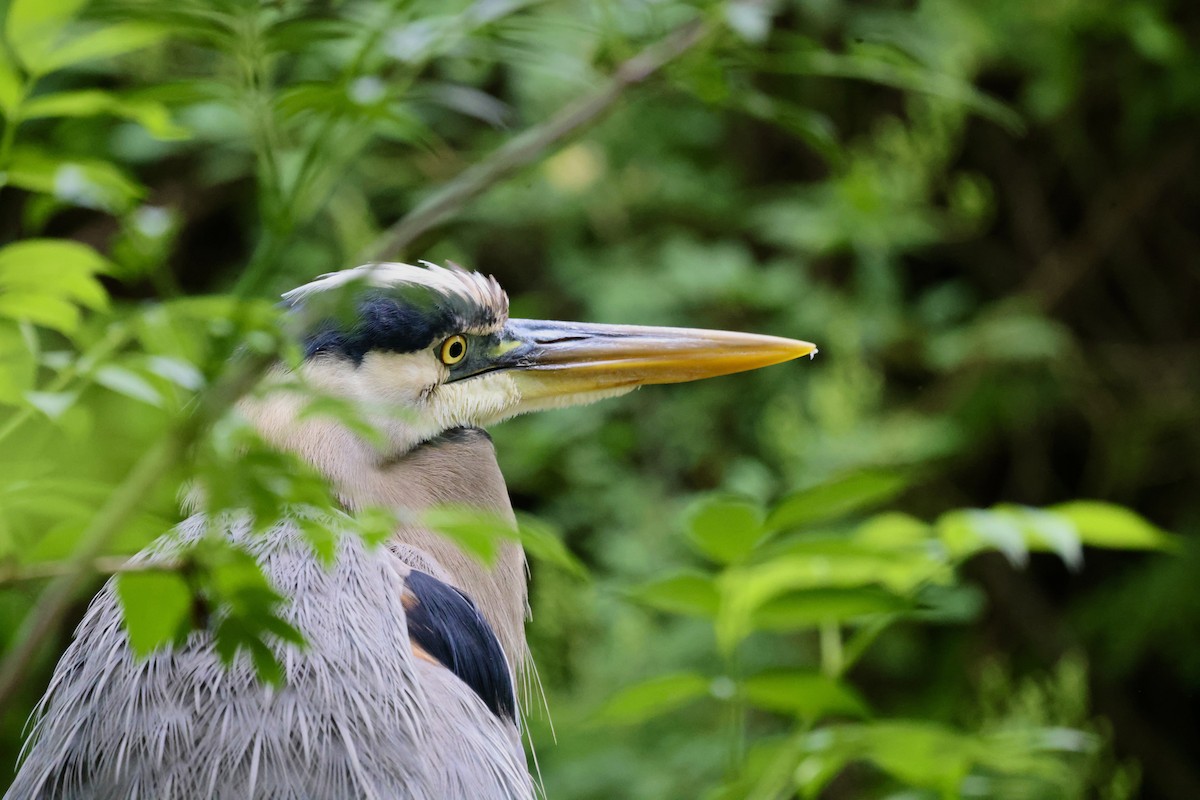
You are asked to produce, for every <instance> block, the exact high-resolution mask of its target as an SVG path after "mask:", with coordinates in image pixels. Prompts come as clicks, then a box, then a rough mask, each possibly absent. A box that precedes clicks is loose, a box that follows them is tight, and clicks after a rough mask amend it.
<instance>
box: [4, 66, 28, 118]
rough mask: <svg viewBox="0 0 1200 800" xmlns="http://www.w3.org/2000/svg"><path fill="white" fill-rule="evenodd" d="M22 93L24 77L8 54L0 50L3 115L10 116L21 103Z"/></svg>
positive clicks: (23, 91) (23, 90)
mask: <svg viewBox="0 0 1200 800" xmlns="http://www.w3.org/2000/svg"><path fill="white" fill-rule="evenodd" d="M24 93H25V81H24V79H23V78H22V77H21V74H20V73H19V72H18V71H17V68H16V67H15V66H14V65H13V63H12V62H11V61H9V60H8V54H7V53H4V52H0V112H2V113H3V114H4V116H5V117H12V115H13V111H15V110H16V108H17V106H19V105H20V104H21V97H22V96H23V95H24Z"/></svg>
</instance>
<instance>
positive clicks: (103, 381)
mask: <svg viewBox="0 0 1200 800" xmlns="http://www.w3.org/2000/svg"><path fill="white" fill-rule="evenodd" d="M92 377H93V379H94V380H95V381H96V383H98V384H100V385H101V386H103V387H104V388H106V389H111V390H112V391H114V392H116V393H117V394H123V395H125V396H126V397H130V398H132V399H134V400H140V401H142V402H143V403H147V404H149V405H152V406H162V404H163V398H162V394H160V393H159V391H158V389H155V388H154V386H153V385H151V384H150V382H149V381H147V380H146V379H145V378H143V377H142V376H141V375H139V374H137V373H136V372H134V371H133V370H131V369H129V368H128V367H122V366H120V365H118V364H105V365H104V366H102V367H100V369H98V370H96V372H95V374H94V375H93V376H92Z"/></svg>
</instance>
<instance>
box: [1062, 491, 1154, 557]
mask: <svg viewBox="0 0 1200 800" xmlns="http://www.w3.org/2000/svg"><path fill="white" fill-rule="evenodd" d="M1049 511H1051V512H1053V513H1054V514H1057V515H1059V516H1061V517H1063V518H1064V519H1066V520H1067V521H1068V522H1070V523H1071V524H1072V525H1074V526H1075V531H1076V532H1077V533H1078V534H1079V539H1080V540H1081V541H1082V542H1083V543H1084V544H1086V545H1091V546H1093V547H1119V548H1130V549H1137V550H1171V549H1174V548H1175V547H1176V546H1177V542H1176V540H1175V538H1174V537H1173V536H1171V534H1169V533H1167V532H1166V531H1164V530H1162V529H1160V528H1158V527H1155V526H1154V525H1153V524H1151V523H1150V522H1148V521H1147V520H1146V519H1145V518H1143V517H1141V516H1139V515H1138V514H1137V513H1135V512H1133V511H1130V510H1129V509H1127V508H1123V507H1121V506H1118V505H1113V504H1111V503H1102V502H1099V501H1096V500H1076V501H1074V502H1071V503H1062V504H1061V505H1057V506H1051V507H1050V509H1049Z"/></svg>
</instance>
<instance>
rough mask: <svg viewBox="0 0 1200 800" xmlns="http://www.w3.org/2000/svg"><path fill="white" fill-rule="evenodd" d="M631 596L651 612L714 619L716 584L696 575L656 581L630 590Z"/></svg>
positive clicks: (697, 573) (716, 605) (700, 575)
mask: <svg viewBox="0 0 1200 800" xmlns="http://www.w3.org/2000/svg"><path fill="white" fill-rule="evenodd" d="M632 595H633V599H634V600H636V601H637V602H639V603H642V604H643V605H647V606H650V607H651V608H656V609H658V610H660V611H667V612H669V613H672V614H687V615H688V616H693V617H702V618H704V619H713V618H715V617H716V616H717V607H718V604H719V603H720V596H719V595H718V593H717V584H716V582H715V581H714V580H713V579H712V577H711V576H709V575H705V574H703V573H699V572H686V573H680V574H677V575H672V576H670V577H666V578H660V579H658V580H656V581H652V582H650V583H647V584H646V585H644V586H639V587H638V588H637V589H634V590H633V592H632Z"/></svg>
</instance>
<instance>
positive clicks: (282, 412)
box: [241, 393, 529, 678]
mask: <svg viewBox="0 0 1200 800" xmlns="http://www.w3.org/2000/svg"><path fill="white" fill-rule="evenodd" d="M301 403H302V401H301V399H300V398H298V397H297V396H295V395H294V394H291V393H271V394H270V395H268V396H267V397H265V398H261V399H254V400H246V401H244V402H243V403H242V405H241V411H242V413H243V414H245V415H246V417H247V418H248V419H249V420H250V421H251V423H252V424H254V426H255V427H256V428H257V429H258V431H259V433H260V434H261V435H262V436H263V437H264V438H265V439H266V440H267V441H268V442H270V443H271V444H273V445H275V446H276V447H279V448H281V449H284V450H289V451H291V452H294V453H296V454H298V455H300V456H301V457H303V458H304V459H305V460H307V461H309V462H310V463H312V464H313V465H314V466H315V467H317V469H319V470H320V471H321V472H322V473H323V474H324V475H325V476H326V477H327V478H328V479H329V480H330V482H331V484H332V485H333V487H334V489H335V491H336V492H337V494H338V496H339V497H340V498H341V500H342V502H343V503H344V504H345V506H346V507H347V508H348V509H350V510H351V511H354V510H358V509H361V508H365V507H368V506H384V507H387V508H391V509H394V510H397V511H399V512H401V513H403V514H404V515H406V516H408V515H415V514H419V513H420V512H422V511H424V510H425V509H428V508H430V507H432V506H435V505H439V504H447V503H449V504H457V505H464V504H465V505H470V506H474V507H477V508H480V509H483V510H486V511H490V512H492V513H494V514H496V515H498V516H499V517H501V518H503V519H505V520H507V521H509V522H510V523H514V524H515V518H514V516H513V510H512V504H511V503H510V501H509V498H508V489H507V487H506V486H505V484H504V476H503V475H501V474H500V467H499V464H498V463H497V462H496V452H495V449H494V448H493V447H492V442H491V439H490V438H489V437H488V436H487V434H485V433H484V432H483V431H478V430H462V429H459V430H457V431H456V432H455V433H454V434H453V435H448V436H442V437H439V438H437V439H434V440H432V441H430V442H426V443H425V444H423V445H420V446H418V447H416V448H414V449H413V450H410V451H409V452H407V453H401V454H398V455H392V456H391V457H385V456H383V455H382V454H380V453H379V452H378V451H377V450H376V449H374V448H373V447H371V446H370V445H369V444H368V443H367V442H365V441H364V440H363V439H362V438H360V437H359V436H357V435H355V434H354V433H353V432H351V431H350V430H348V429H347V428H346V427H345V426H343V425H341V424H339V423H338V422H336V421H335V420H332V419H330V418H327V417H308V418H306V419H303V420H301V419H299V418H298V412H299V410H300V408H301V407H302V406H301ZM390 545H391V548H392V550H393V551H394V552H395V553H396V554H397V555H398V556H399V557H400V558H401V559H402V560H403V561H405V562H406V563H407V564H408V565H409V566H411V567H413V568H415V569H419V570H421V571H423V572H429V573H431V574H432V575H434V576H435V577H437V578H439V579H440V580H443V581H446V582H448V583H450V584H452V585H454V586H456V587H457V588H459V589H461V590H462V591H463V592H465V593H466V594H467V595H468V596H469V597H470V598H471V599H472V600H473V601H474V602H475V604H476V605H477V606H478V607H479V610H480V612H481V613H482V614H483V616H484V618H485V619H487V621H488V623H489V624H490V625H491V626H492V629H493V630H494V631H495V632H496V637H497V638H498V639H499V640H500V645H501V647H503V648H504V652H505V655H507V656H508V661H509V664H511V665H513V666H514V669H515V671H516V673H517V675H516V677H517V678H521V677H524V671H523V670H524V667H525V666H527V664H528V654H529V651H528V646H527V644H526V641H525V619H526V618H527V616H528V611H529V604H528V598H527V585H526V578H527V573H526V564H525V553H524V551H523V550H522V549H521V546H520V545H519V544H517V543H515V542H513V541H511V540H505V541H504V542H503V543H502V544H501V546H500V548H499V551H498V555H497V558H496V561H495V563H494V564H493V565H491V566H490V567H488V566H484V565H483V564H481V563H480V562H479V561H478V560H477V559H476V558H474V557H473V556H471V555H469V554H468V553H466V552H464V551H463V550H462V549H461V548H460V547H459V546H458V545H456V544H455V543H453V542H451V541H450V540H448V539H446V538H445V537H444V536H442V535H440V534H438V533H435V532H433V531H431V530H429V529H427V528H424V527H419V526H412V525H403V526H401V527H400V528H398V529H397V530H396V534H395V537H394V538H393V540H392V542H390Z"/></svg>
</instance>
